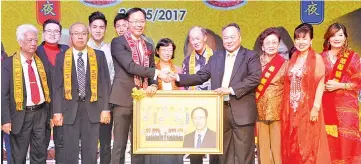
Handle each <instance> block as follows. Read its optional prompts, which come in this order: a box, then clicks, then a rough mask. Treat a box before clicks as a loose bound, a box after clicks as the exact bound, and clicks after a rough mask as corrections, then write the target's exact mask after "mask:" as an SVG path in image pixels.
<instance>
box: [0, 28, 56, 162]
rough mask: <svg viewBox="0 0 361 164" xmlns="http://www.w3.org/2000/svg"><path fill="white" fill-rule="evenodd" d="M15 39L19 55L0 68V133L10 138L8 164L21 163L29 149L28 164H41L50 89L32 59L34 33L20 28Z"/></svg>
mask: <svg viewBox="0 0 361 164" xmlns="http://www.w3.org/2000/svg"><path fill="white" fill-rule="evenodd" d="M16 37H17V40H18V43H19V45H20V52H17V53H15V54H14V55H13V56H11V57H8V58H7V59H5V60H4V61H2V64H1V111H2V112H1V117H2V119H1V124H2V130H3V131H4V132H5V133H7V134H10V145H11V162H12V163H25V162H26V155H27V152H28V148H29V145H30V150H31V151H30V163H39V164H45V163H46V157H47V153H46V145H45V144H44V143H45V140H46V138H45V133H46V130H45V129H46V127H45V125H46V121H47V118H48V112H49V111H48V110H49V102H50V94H49V92H50V88H49V84H48V81H47V77H46V75H47V72H46V69H45V68H44V64H43V62H42V61H41V59H40V58H39V57H38V56H36V55H35V51H36V46H37V41H38V30H37V29H36V27H35V26H33V25H30V24H24V25H21V26H19V27H18V28H17V29H16Z"/></svg>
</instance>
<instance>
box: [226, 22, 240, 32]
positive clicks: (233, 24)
mask: <svg viewBox="0 0 361 164" xmlns="http://www.w3.org/2000/svg"><path fill="white" fill-rule="evenodd" d="M228 27H235V28H236V29H237V31H238V32H239V33H241V28H240V27H239V25H238V24H237V23H230V24H228V25H226V26H224V27H223V28H222V32H223V31H224V30H225V29H226V28H228Z"/></svg>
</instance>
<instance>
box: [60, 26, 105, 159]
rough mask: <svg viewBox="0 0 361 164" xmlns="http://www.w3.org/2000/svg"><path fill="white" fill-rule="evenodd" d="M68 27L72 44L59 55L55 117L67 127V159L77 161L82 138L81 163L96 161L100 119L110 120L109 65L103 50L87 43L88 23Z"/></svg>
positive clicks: (65, 141)
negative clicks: (93, 47) (91, 46)
mask: <svg viewBox="0 0 361 164" xmlns="http://www.w3.org/2000/svg"><path fill="white" fill-rule="evenodd" d="M69 31H70V35H71V41H72V45H73V47H71V48H69V49H68V50H67V51H65V52H61V53H60V54H59V55H57V57H56V64H55V78H54V80H55V81H54V104H56V105H54V116H53V121H54V124H55V126H63V128H64V129H63V130H64V136H63V138H64V152H65V159H64V163H66V164H76V163H78V160H79V159H78V154H79V139H80V140H81V156H82V159H81V160H82V163H86V164H96V163H97V147H98V138H99V127H100V123H105V124H109V123H110V111H109V109H108V102H109V94H108V93H109V88H110V80H109V72H108V66H107V63H106V59H105V55H104V53H103V52H102V51H98V50H94V49H92V48H90V47H87V42H88V28H87V26H86V25H85V24H83V23H79V22H78V23H75V24H73V25H72V26H71V27H70V28H69Z"/></svg>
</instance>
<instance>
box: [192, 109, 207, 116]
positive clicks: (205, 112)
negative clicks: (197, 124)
mask: <svg viewBox="0 0 361 164" xmlns="http://www.w3.org/2000/svg"><path fill="white" fill-rule="evenodd" d="M198 109H199V110H203V112H204V114H205V115H206V117H208V111H207V109H205V108H203V107H197V108H194V109H193V110H192V113H191V118H193V114H194V112H195V111H196V110H198Z"/></svg>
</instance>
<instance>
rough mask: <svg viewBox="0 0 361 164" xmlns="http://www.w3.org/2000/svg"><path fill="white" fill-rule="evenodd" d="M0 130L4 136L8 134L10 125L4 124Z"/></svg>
mask: <svg viewBox="0 0 361 164" xmlns="http://www.w3.org/2000/svg"><path fill="white" fill-rule="evenodd" d="M1 130H3V131H4V132H5V133H6V134H10V132H11V123H6V124H4V125H2V126H1Z"/></svg>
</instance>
